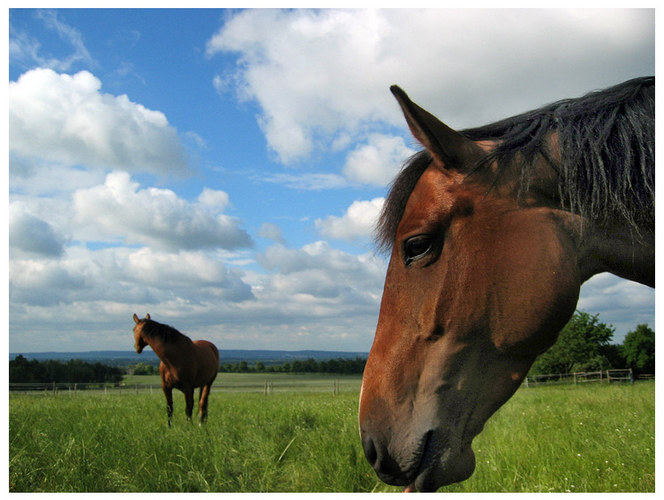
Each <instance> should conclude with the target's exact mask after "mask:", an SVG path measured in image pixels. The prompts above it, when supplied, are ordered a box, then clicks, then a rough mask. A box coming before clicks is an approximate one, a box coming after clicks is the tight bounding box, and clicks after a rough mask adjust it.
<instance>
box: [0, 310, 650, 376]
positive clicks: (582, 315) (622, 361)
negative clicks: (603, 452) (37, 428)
mask: <svg viewBox="0 0 664 500" xmlns="http://www.w3.org/2000/svg"><path fill="white" fill-rule="evenodd" d="M614 331H615V330H614V328H613V327H612V326H610V325H607V324H605V323H602V322H601V321H600V320H599V315H598V314H595V315H590V314H588V313H586V312H583V311H577V312H576V313H575V314H574V316H573V317H572V319H570V321H569V322H568V323H567V325H565V327H564V328H563V330H562V331H561V332H560V334H559V335H558V340H557V341H556V343H555V344H554V345H553V346H552V347H551V348H550V349H549V350H548V351H546V352H545V353H544V354H542V355H540V356H539V357H538V358H537V360H536V361H535V363H534V364H533V366H532V367H531V369H530V372H529V375H530V376H533V375H544V374H557V373H574V372H589V371H599V370H608V369H624V368H631V369H632V371H633V372H634V373H635V374H636V375H641V374H654V373H655V332H654V331H653V330H652V329H651V328H650V327H649V326H648V325H645V324H641V325H638V326H637V327H636V328H635V329H634V330H633V331H630V332H629V333H628V334H627V335H626V336H625V339H624V340H623V343H622V344H620V345H617V344H611V343H610V342H611V340H612V338H613V334H614ZM366 361H367V360H366V358H362V357H355V358H336V359H329V360H321V361H317V360H316V359H314V358H309V359H305V360H297V359H296V360H292V361H287V362H284V363H281V364H266V363H263V362H261V361H258V362H257V363H255V364H250V363H249V362H247V361H239V362H234V363H230V362H227V363H223V364H221V365H220V366H219V371H220V372H224V373H333V374H342V375H361V374H362V373H363V372H364V366H365V364H366ZM127 371H129V372H131V373H133V374H134V375H154V374H158V373H159V370H158V368H157V366H155V365H152V364H146V363H138V364H137V365H135V366H133V367H129V368H128V369H127V368H124V369H123V368H121V367H117V366H109V365H106V364H103V363H100V362H95V363H89V362H85V361H82V360H78V359H72V360H69V361H67V362H62V361H57V360H47V361H38V360H28V359H26V358H25V357H24V356H23V355H20V354H19V355H18V356H16V358H14V359H13V360H11V361H10V362H9V381H10V382H11V383H29V382H40V383H43V382H46V383H48V382H54V381H55V382H70V383H91V382H92V383H100V382H109V383H118V382H120V381H121V380H122V377H123V376H124V375H125V373H126V372H127Z"/></svg>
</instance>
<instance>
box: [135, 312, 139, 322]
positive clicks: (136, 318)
mask: <svg viewBox="0 0 664 500" xmlns="http://www.w3.org/2000/svg"><path fill="white" fill-rule="evenodd" d="M139 321H140V320H139V319H138V316H136V313H134V323H136V324H138V322H139Z"/></svg>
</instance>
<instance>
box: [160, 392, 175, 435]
mask: <svg viewBox="0 0 664 500" xmlns="http://www.w3.org/2000/svg"><path fill="white" fill-rule="evenodd" d="M162 389H163V390H164V396H166V413H167V414H168V426H169V427H170V426H171V419H172V418H173V389H172V388H171V387H166V386H163V387H162Z"/></svg>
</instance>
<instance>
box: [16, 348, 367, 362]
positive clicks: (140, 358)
mask: <svg viewBox="0 0 664 500" xmlns="http://www.w3.org/2000/svg"><path fill="white" fill-rule="evenodd" d="M19 354H21V355H23V356H24V357H25V358H27V359H36V360H38V361H45V360H49V359H55V360H59V361H68V360H70V359H80V360H83V361H87V362H91V363H92V362H99V363H105V364H109V365H115V366H118V365H120V366H121V365H134V364H136V363H146V364H157V363H158V362H159V359H158V358H157V356H156V354H155V353H154V352H152V350H151V349H150V348H146V349H145V350H144V351H143V353H142V354H136V352H134V351H87V352H27V353H20V352H16V353H10V354H9V359H10V360H11V359H14V358H15V357H16V356H18V355H19ZM368 355H369V354H368V353H366V352H347V351H264V350H250V349H221V350H220V351H219V363H220V364H223V363H237V362H238V361H246V362H247V363H250V364H251V363H257V362H258V361H261V362H262V363H263V364H265V365H271V364H282V363H285V362H287V361H294V360H296V359H300V360H304V359H310V358H313V359H315V360H316V361H325V360H329V359H339V358H342V359H353V358H366V357H367V356H368Z"/></svg>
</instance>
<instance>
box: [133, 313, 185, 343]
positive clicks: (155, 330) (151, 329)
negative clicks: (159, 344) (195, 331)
mask: <svg viewBox="0 0 664 500" xmlns="http://www.w3.org/2000/svg"><path fill="white" fill-rule="evenodd" d="M141 332H142V333H143V334H144V335H145V336H146V337H149V338H158V339H161V340H162V341H163V342H166V343H170V342H175V341H177V340H178V339H179V338H181V337H184V338H185V339H188V340H191V339H189V337H187V336H186V335H185V334H183V333H180V332H179V331H178V330H176V329H175V328H173V327H172V326H168V325H164V324H162V323H157V322H156V321H153V320H151V319H145V320H143V327H142V328H141Z"/></svg>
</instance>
